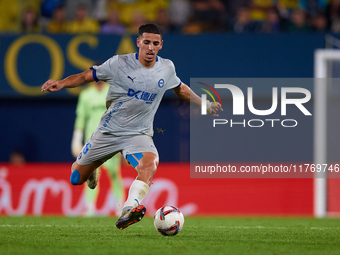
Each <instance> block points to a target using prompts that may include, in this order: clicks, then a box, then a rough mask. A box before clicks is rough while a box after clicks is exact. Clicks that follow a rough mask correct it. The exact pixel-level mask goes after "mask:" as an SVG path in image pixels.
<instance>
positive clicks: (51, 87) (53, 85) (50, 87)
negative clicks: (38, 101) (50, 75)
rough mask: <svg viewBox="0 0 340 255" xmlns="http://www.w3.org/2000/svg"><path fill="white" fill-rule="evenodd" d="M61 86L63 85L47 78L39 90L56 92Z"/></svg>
mask: <svg viewBox="0 0 340 255" xmlns="http://www.w3.org/2000/svg"><path fill="white" fill-rule="evenodd" d="M62 88H63V86H62V85H61V84H60V83H59V82H58V81H55V80H48V81H47V82H45V83H44V85H42V87H41V92H43V91H48V92H56V91H59V90H61V89H62Z"/></svg>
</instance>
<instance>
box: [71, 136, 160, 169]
mask: <svg viewBox="0 0 340 255" xmlns="http://www.w3.org/2000/svg"><path fill="white" fill-rule="evenodd" d="M118 152H121V153H122V154H123V156H124V158H125V159H126V155H129V154H134V153H142V152H152V153H154V154H156V155H157V156H158V151H157V149H156V146H155V144H154V143H153V140H152V138H151V137H150V136H148V135H130V136H115V135H111V134H102V133H101V132H100V131H98V130H96V131H95V132H94V133H93V134H92V136H91V137H90V138H89V139H88V140H87V142H86V144H85V145H84V147H83V149H82V151H81V152H80V153H79V155H78V157H77V163H78V164H79V165H88V164H92V163H94V162H98V161H99V162H102V163H104V162H105V161H106V160H108V159H109V158H111V157H113V156H114V155H115V154H117V153H118Z"/></svg>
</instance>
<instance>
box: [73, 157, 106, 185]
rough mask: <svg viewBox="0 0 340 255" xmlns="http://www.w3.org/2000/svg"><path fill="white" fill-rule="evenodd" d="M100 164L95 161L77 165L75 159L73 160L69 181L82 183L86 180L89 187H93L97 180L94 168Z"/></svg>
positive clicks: (77, 183)
mask: <svg viewBox="0 0 340 255" xmlns="http://www.w3.org/2000/svg"><path fill="white" fill-rule="evenodd" d="M101 164H102V163H101V162H95V163H91V164H88V165H79V164H78V163H77V161H75V162H74V163H73V165H72V168H71V172H72V174H71V178H70V181H71V183H72V184H73V185H82V184H83V183H84V182H85V181H87V184H88V186H89V188H92V189H94V188H95V187H96V186H97V181H98V179H97V172H96V169H97V168H98V167H99V166H100V165H101Z"/></svg>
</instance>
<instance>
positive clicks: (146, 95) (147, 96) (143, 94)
mask: <svg viewBox="0 0 340 255" xmlns="http://www.w3.org/2000/svg"><path fill="white" fill-rule="evenodd" d="M127 95H128V96H129V97H134V98H136V99H139V100H143V101H145V103H147V104H152V102H153V101H154V100H155V97H156V96H157V94H156V93H150V92H147V91H141V90H137V91H136V90H134V89H131V88H129V91H128V93H127Z"/></svg>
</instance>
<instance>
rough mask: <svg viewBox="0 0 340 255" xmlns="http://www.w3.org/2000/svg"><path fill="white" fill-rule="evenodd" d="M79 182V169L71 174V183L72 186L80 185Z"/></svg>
mask: <svg viewBox="0 0 340 255" xmlns="http://www.w3.org/2000/svg"><path fill="white" fill-rule="evenodd" d="M79 180H80V173H79V172H78V170H77V169H75V170H74V171H73V172H72V174H71V177H70V182H71V184H72V185H80V184H79Z"/></svg>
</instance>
